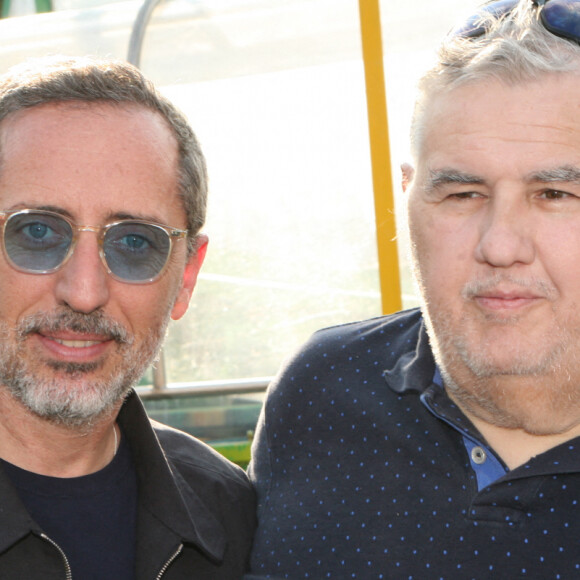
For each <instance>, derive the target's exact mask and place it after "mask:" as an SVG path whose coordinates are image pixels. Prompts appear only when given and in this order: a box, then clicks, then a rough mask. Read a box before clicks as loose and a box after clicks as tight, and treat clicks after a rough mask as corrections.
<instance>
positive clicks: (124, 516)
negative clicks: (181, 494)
mask: <svg viewBox="0 0 580 580" xmlns="http://www.w3.org/2000/svg"><path fill="white" fill-rule="evenodd" d="M0 461H1V460H0ZM2 465H3V467H4V469H5V471H6V474H7V475H8V477H9V478H10V479H11V481H12V483H13V484H14V486H15V487H16V489H17V491H18V494H19V495H20V498H21V500H22V502H23V503H24V505H25V506H26V509H27V510H28V511H29V513H30V515H31V516H32V518H33V519H34V520H35V521H36V522H37V523H38V524H39V525H40V527H41V528H42V529H43V530H44V532H45V533H46V535H47V536H48V537H49V538H50V539H52V540H53V541H54V542H56V543H57V544H58V545H59V546H60V548H61V549H62V550H63V551H64V553H65V554H66V557H67V559H68V561H69V564H70V566H71V570H72V576H73V578H82V579H83V580H111V578H115V580H134V559H135V520H136V510H137V479H136V473H135V469H134V466H133V462H132V459H131V452H130V449H129V445H128V444H127V442H126V440H125V437H123V436H121V443H120V446H119V450H118V452H117V454H116V455H115V457H114V459H113V461H111V463H109V465H107V466H106V467H105V468H103V469H101V470H100V471H98V472H96V473H92V474H90V475H85V476H82V477H72V478H60V477H48V476H44V475H38V474H36V473H31V472H30V471H25V470H23V469H20V468H19V467H16V466H14V465H12V464H10V463H7V462H5V461H2Z"/></svg>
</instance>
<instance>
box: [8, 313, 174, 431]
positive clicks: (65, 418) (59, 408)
mask: <svg viewBox="0 0 580 580" xmlns="http://www.w3.org/2000/svg"><path fill="white" fill-rule="evenodd" d="M168 322H169V317H167V319H166V320H165V321H164V324H163V325H162V326H161V327H160V328H158V329H150V332H149V333H148V335H147V337H146V338H145V340H144V341H143V343H142V344H141V345H140V347H139V351H138V352H135V350H134V342H135V340H134V337H132V336H130V335H129V333H128V332H127V330H126V329H125V328H124V327H123V326H122V325H120V324H118V323H117V322H115V321H114V320H111V319H109V318H108V317H106V316H105V315H104V314H103V313H102V312H95V313H91V314H82V313H78V312H74V311H72V310H70V309H68V308H66V309H65V308H62V309H60V310H58V311H57V312H56V313H45V314H39V315H33V316H30V317H27V318H25V319H23V320H22V321H21V322H20V323H19V324H18V327H17V328H16V329H15V338H14V336H13V338H12V340H11V339H10V334H11V329H10V328H9V327H8V326H7V325H5V324H0V334H1V336H2V343H3V344H2V349H1V350H0V382H1V383H2V384H3V385H4V386H5V387H6V388H7V389H8V391H9V393H10V394H11V395H12V396H13V397H14V398H15V399H16V400H18V401H19V402H21V403H22V404H23V405H24V406H25V407H26V408H27V409H28V410H29V411H30V412H32V413H34V414H35V415H37V416H39V417H41V418H43V419H46V420H48V421H50V422H53V423H56V424H60V425H63V426H68V427H72V428H79V427H85V428H90V427H91V425H92V424H94V422H95V421H96V420H97V419H98V418H99V417H101V416H103V415H105V414H107V413H108V412H111V411H112V410H113V409H114V408H115V406H116V405H118V404H119V403H120V402H121V401H122V400H123V398H124V397H125V396H126V395H127V393H128V392H129V391H130V390H131V388H132V387H133V386H134V385H135V384H136V383H137V382H138V381H139V379H140V378H141V376H142V375H143V374H144V372H145V371H146V370H147V367H148V366H149V365H150V364H151V363H152V362H153V360H154V359H155V357H156V356H157V354H158V351H159V348H160V346H161V342H162V339H163V337H164V335H165V331H166V328H167V324H168ZM41 329H42V330H43V331H45V332H47V331H50V332H58V331H61V330H64V329H68V330H73V331H76V332H86V333H95V334H99V335H103V336H108V337H109V338H111V339H112V340H114V341H115V343H116V349H117V353H118V354H119V355H120V357H119V358H120V360H121V361H122V364H120V365H119V368H115V369H113V370H112V371H111V372H109V373H107V375H106V376H100V377H95V376H94V373H95V371H98V369H99V368H100V367H101V366H102V363H101V362H91V363H62V362H55V361H31V360H29V359H27V358H26V357H24V356H22V352H23V344H24V342H25V341H26V339H27V337H28V336H29V335H31V334H33V333H35V332H38V331H39V330H41ZM12 332H14V330H12ZM37 365H43V366H44V367H45V369H46V368H47V367H48V368H49V369H52V370H54V371H58V372H59V373H60V374H61V378H58V377H53V376H47V373H46V370H44V371H42V369H41V368H40V372H39V367H38V366H37ZM91 374H93V377H92V378H91V376H90V375H91ZM62 375H64V376H62Z"/></svg>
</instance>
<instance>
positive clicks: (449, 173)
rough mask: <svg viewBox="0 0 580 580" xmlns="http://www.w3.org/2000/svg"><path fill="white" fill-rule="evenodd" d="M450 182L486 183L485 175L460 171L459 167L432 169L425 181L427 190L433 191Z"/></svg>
mask: <svg viewBox="0 0 580 580" xmlns="http://www.w3.org/2000/svg"><path fill="white" fill-rule="evenodd" d="M450 184H465V185H484V184H485V180H484V179H483V177H479V176H478V175H473V174H471V173H466V172H464V171H459V170H457V169H451V168H443V169H430V170H429V177H428V178H427V182H426V183H425V189H426V190H427V191H433V190H435V189H438V188H439V187H443V186H444V185H450Z"/></svg>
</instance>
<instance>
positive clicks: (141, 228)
mask: <svg viewBox="0 0 580 580" xmlns="http://www.w3.org/2000/svg"><path fill="white" fill-rule="evenodd" d="M170 249H171V241H170V239H169V235H168V234H167V232H166V231H165V230H164V229H163V228H160V227H157V226H154V225H151V224H142V223H139V222H129V221H127V222H123V223H120V224H116V225H114V226H112V227H111V228H109V229H108V230H107V233H106V234H105V239H104V242H103V250H104V253H105V259H106V260H107V265H108V266H109V269H110V270H111V272H112V274H113V275H115V276H116V277H117V278H120V279H122V280H124V281H126V282H147V281H149V280H154V279H155V278H156V277H157V276H158V275H159V274H160V272H161V271H162V270H163V268H164V266H165V263H166V262H167V258H168V257H169V251H170Z"/></svg>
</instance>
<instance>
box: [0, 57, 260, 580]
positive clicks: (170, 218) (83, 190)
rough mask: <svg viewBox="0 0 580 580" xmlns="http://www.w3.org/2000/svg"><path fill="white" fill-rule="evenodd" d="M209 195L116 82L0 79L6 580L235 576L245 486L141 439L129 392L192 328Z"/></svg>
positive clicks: (103, 70) (144, 431)
mask: <svg viewBox="0 0 580 580" xmlns="http://www.w3.org/2000/svg"><path fill="white" fill-rule="evenodd" d="M206 195H207V176H206V168H205V161H204V158H203V155H202V152H201V150H200V148H199V144H198V142H197V140H196V138H195V136H194V134H193V132H192V130H191V128H190V127H189V125H188V123H187V121H186V119H185V118H184V116H183V115H182V114H181V113H180V112H179V111H178V110H177V109H176V108H175V107H174V106H173V105H172V104H171V103H170V102H168V101H167V100H166V99H165V98H164V97H162V96H161V95H160V94H159V93H158V92H157V91H156V89H155V88H154V87H153V86H152V85H151V83H149V82H148V81H147V80H146V79H145V78H144V77H143V76H142V75H141V74H140V73H139V71H138V70H137V69H135V68H134V67H132V66H131V65H128V64H126V63H121V62H115V61H105V60H103V61H100V60H94V59H81V58H79V59H69V58H51V59H41V60H39V61H31V62H29V63H27V64H25V65H22V66H19V67H15V68H14V69H12V70H11V71H9V72H8V73H7V74H5V75H4V76H2V77H0V225H1V228H2V230H1V234H2V240H1V242H2V255H1V256H0V337H1V338H0V339H1V348H0V577H1V578H7V579H8V578H10V579H12V578H14V579H16V578H22V579H24V578H26V579H27V580H33V579H43V580H49V579H54V580H56V579H64V578H73V579H75V578H82V579H102V580H105V579H107V580H110V579H115V580H123V579H135V580H141V579H143V580H145V579H148V578H151V579H153V578H160V579H161V578H162V579H167V580H171V579H193V578H196V579H197V578H207V579H210V578H211V579H212V580H213V579H218V578H223V579H224V580H231V579H233V578H239V577H241V576H242V575H243V573H244V571H245V569H246V564H247V560H248V553H249V549H250V545H251V540H252V535H253V529H254V525H255V514H254V508H255V499H254V494H253V491H252V488H251V485H250V484H249V482H248V480H247V477H246V475H245V474H244V473H243V471H242V470H241V469H239V468H238V467H237V466H235V465H233V464H231V463H230V462H228V461H227V460H225V459H224V458H222V457H221V456H219V455H218V454H217V453H215V452H214V451H212V450H211V449H209V448H208V447H207V446H205V445H204V444H202V443H201V442H199V441H197V440H195V439H194V438H192V437H190V436H188V435H186V434H184V433H181V432H178V431H175V430H173V429H170V428H168V427H164V426H162V425H159V424H156V423H153V424H152V423H151V422H150V421H149V420H148V418H147V416H146V414H145V411H144V409H143V406H142V405H141V403H140V401H139V399H138V397H137V395H136V393H135V392H134V391H133V386H134V385H135V383H136V382H137V381H138V379H139V378H140V377H141V375H142V374H143V373H144V371H145V370H146V369H147V367H148V366H149V365H150V364H151V363H152V361H153V360H154V359H155V357H156V355H157V353H158V350H159V348H160V345H161V342H162V340H163V337H164V335H165V331H166V328H167V324H168V322H169V320H170V319H171V318H173V319H178V318H180V317H181V316H183V314H184V313H185V311H186V310H187V307H188V303H189V300H190V297H191V294H192V291H193V289H194V286H195V282H196V277H197V274H198V272H199V269H200V267H201V264H202V262H203V258H204V254H205V250H206V246H207V238H206V237H205V236H204V235H203V234H200V233H199V232H200V228H201V227H202V225H203V222H204V218H205V207H206Z"/></svg>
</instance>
